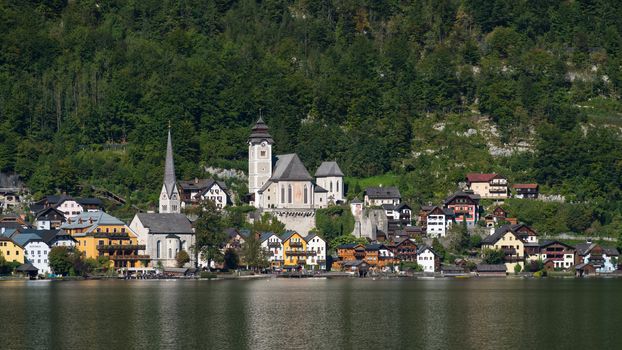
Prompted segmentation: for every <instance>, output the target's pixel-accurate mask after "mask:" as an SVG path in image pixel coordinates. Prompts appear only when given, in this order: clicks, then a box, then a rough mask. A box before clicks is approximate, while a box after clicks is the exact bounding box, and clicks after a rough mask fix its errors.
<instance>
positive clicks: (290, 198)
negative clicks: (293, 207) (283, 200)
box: [287, 185, 292, 203]
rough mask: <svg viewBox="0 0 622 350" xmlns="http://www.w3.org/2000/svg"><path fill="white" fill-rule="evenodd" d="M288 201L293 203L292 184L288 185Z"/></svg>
mask: <svg viewBox="0 0 622 350" xmlns="http://www.w3.org/2000/svg"><path fill="white" fill-rule="evenodd" d="M287 202H288V203H292V185H287Z"/></svg>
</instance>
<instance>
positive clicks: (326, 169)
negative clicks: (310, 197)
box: [315, 161, 344, 177]
mask: <svg viewBox="0 0 622 350" xmlns="http://www.w3.org/2000/svg"><path fill="white" fill-rule="evenodd" d="M329 176H335V177H343V176H344V175H343V172H342V171H341V169H340V168H339V165H338V164H337V162H334V161H333V162H322V164H320V167H319V168H317V171H316V172H315V177H329Z"/></svg>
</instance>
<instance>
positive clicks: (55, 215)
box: [35, 207, 66, 230]
mask: <svg viewBox="0 0 622 350" xmlns="http://www.w3.org/2000/svg"><path fill="white" fill-rule="evenodd" d="M65 221H66V219H65V214H64V213H63V212H62V211H60V210H58V209H56V208H52V207H48V208H45V209H43V210H41V211H39V212H38V213H37V214H36V217H35V227H36V228H37V230H51V229H59V228H60V227H61V225H62V224H63V223H64V222H65Z"/></svg>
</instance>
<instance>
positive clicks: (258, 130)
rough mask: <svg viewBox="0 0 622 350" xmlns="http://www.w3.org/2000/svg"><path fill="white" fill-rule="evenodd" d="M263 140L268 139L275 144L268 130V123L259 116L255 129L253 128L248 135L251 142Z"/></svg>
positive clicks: (268, 141)
mask: <svg viewBox="0 0 622 350" xmlns="http://www.w3.org/2000/svg"><path fill="white" fill-rule="evenodd" d="M262 141H266V142H267V143H269V144H273V143H274V140H273V139H272V136H270V133H269V132H268V125H266V123H265V122H264V121H263V118H262V117H259V119H258V120H257V122H256V123H255V126H253V129H251V134H250V136H249V137H248V142H250V143H260V142H262Z"/></svg>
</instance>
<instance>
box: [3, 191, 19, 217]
mask: <svg viewBox="0 0 622 350" xmlns="http://www.w3.org/2000/svg"><path fill="white" fill-rule="evenodd" d="M20 204H21V189H20V188H8V187H6V188H0V213H6V212H10V211H12V210H14V209H15V208H17V207H18V206H19V205H20Z"/></svg>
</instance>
